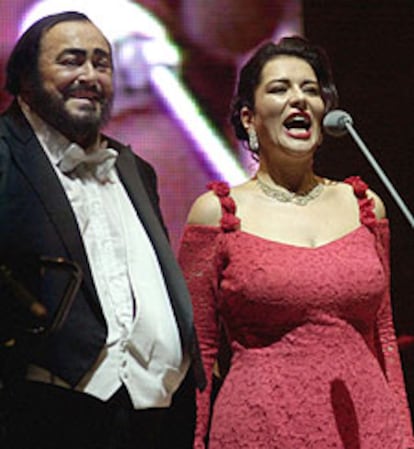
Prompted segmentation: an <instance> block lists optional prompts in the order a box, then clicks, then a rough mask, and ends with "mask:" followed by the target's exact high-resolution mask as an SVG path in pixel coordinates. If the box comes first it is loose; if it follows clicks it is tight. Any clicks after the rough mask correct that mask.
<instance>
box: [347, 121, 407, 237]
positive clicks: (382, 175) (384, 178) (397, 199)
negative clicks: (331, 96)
mask: <svg viewBox="0 0 414 449" xmlns="http://www.w3.org/2000/svg"><path fill="white" fill-rule="evenodd" d="M343 125H344V126H345V127H346V129H347V130H348V132H349V134H351V136H352V138H353V139H354V141H355V143H356V144H357V145H358V147H359V148H360V149H361V151H362V153H363V154H364V156H365V157H366V158H367V160H368V162H369V163H370V164H371V166H372V168H373V169H374V170H375V171H376V173H377V175H378V176H379V177H380V179H381V181H382V182H383V183H384V185H385V187H386V188H387V189H388V191H389V192H390V194H391V196H392V197H393V198H394V200H395V202H396V203H397V205H398V206H399V208H400V210H401V212H402V213H403V214H404V215H405V217H406V218H407V220H408V222H409V223H410V225H411V228H413V229H414V217H413V214H412V213H411V212H410V210H409V209H408V207H407V205H406V204H405V203H404V201H403V199H402V198H401V196H400V195H399V193H398V192H397V191H396V190H395V188H394V186H393V185H392V183H391V181H390V180H389V178H388V176H387V175H386V174H385V173H384V171H383V170H382V168H381V167H380V166H379V164H378V163H377V161H376V160H375V158H374V156H373V155H372V154H371V152H370V151H369V149H368V147H367V146H366V145H365V143H364V142H363V140H362V139H361V137H360V136H359V134H358V133H357V132H356V130H355V128H354V127H353V126H352V120H350V119H348V118H344V120H343Z"/></svg>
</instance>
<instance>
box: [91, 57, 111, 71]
mask: <svg viewBox="0 0 414 449" xmlns="http://www.w3.org/2000/svg"><path fill="white" fill-rule="evenodd" d="M95 67H96V68H98V69H99V70H108V69H110V68H111V63H110V61H108V60H107V59H102V60H99V61H97V62H95Z"/></svg>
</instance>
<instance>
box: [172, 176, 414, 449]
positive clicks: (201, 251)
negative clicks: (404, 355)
mask: <svg viewBox="0 0 414 449" xmlns="http://www.w3.org/2000/svg"><path fill="white" fill-rule="evenodd" d="M347 182H349V183H351V184H352V185H353V187H354V193H355V195H356V197H357V199H358V202H359V205H360V217H361V225H360V226H359V227H358V228H357V229H355V230H354V231H352V232H350V233H349V234H347V235H345V236H344V237H341V238H339V239H338V240H335V241H333V242H331V243H328V244H325V245H323V246H321V247H317V248H306V247H298V246H294V245H289V244H283V243H278V242H276V241H269V240H266V239H263V238H260V237H258V236H254V235H252V234H249V233H246V232H243V231H241V230H239V219H238V218H237V217H236V216H235V213H236V210H235V203H234V201H233V200H232V198H231V197H230V196H229V187H228V186H227V184H225V183H221V182H215V183H211V185H210V188H211V189H212V190H214V192H215V193H216V195H217V196H218V197H219V199H220V201H221V205H222V211H223V216H222V220H221V227H214V226H201V225H189V226H187V227H186V229H185V232H184V236H183V240H182V246H181V249H180V254H179V259H180V263H181V265H182V267H183V270H184V273H185V275H186V279H187V281H188V285H189V288H190V291H191V294H192V297H193V301H194V314H195V324H196V328H197V331H198V335H199V340H200V347H201V351H202V358H203V362H204V365H205V368H206V372H207V377H208V379H211V375H212V369H213V364H214V361H215V359H216V355H217V348H218V341H219V320H222V321H223V322H224V324H225V327H226V331H227V333H228V337H229V340H230V342H231V346H232V350H233V357H232V360H231V367H230V370H229V372H228V374H227V376H226V378H225V381H224V383H223V385H222V388H221V390H220V392H219V394H218V397H217V399H216V401H215V404H214V411H213V414H212V417H211V430H210V437H209V438H210V443H209V446H208V447H209V448H210V449H305V448H306V449H308V448H309V449H328V448H343V449H406V448H411V447H414V446H413V444H412V443H413V442H412V429H411V423H410V418H409V411H408V406H407V402H406V396H405V390H404V386H403V379H402V372H401V366H400V360H399V355H398V349H397V345H396V341H395V335H394V328H393V323H392V317H391V307H390V300H389V266H388V237H389V236H388V225H387V222H386V221H385V220H382V221H377V220H376V218H375V215H374V213H373V204H372V201H371V200H369V199H368V198H367V197H366V194H365V191H366V188H367V186H366V185H365V184H364V183H363V182H362V181H360V180H359V178H350V179H349V180H347ZM210 392H211V383H209V385H208V387H207V388H206V390H205V391H203V392H202V393H198V397H197V411H198V417H197V428H196V438H195V447H196V448H200V449H201V448H204V447H205V443H204V437H205V435H206V432H207V427H208V421H209V415H210V413H209V411H210Z"/></svg>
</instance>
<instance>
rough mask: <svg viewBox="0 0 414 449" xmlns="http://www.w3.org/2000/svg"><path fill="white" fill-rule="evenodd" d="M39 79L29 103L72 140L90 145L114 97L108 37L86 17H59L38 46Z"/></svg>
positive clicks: (104, 119)
mask: <svg viewBox="0 0 414 449" xmlns="http://www.w3.org/2000/svg"><path fill="white" fill-rule="evenodd" d="M38 70H39V83H38V85H37V86H35V88H34V90H33V92H32V93H29V104H30V106H31V107H32V108H33V109H34V110H35V111H36V112H37V113H38V114H39V115H40V116H41V117H42V118H43V119H44V120H45V121H47V122H48V123H50V124H51V125H52V126H54V127H55V128H56V129H58V130H59V131H60V132H62V133H63V134H65V135H66V136H67V137H68V138H69V139H70V140H74V141H77V140H81V141H82V142H79V143H81V144H84V145H90V144H91V143H92V142H91V140H94V139H95V138H96V136H97V133H98V132H99V129H100V127H101V126H102V125H103V124H104V123H105V122H106V120H107V119H108V117H109V113H110V108H111V104H112V97H113V85H112V59H111V50H110V47H109V45H108V42H107V41H106V39H105V38H104V36H103V35H102V33H101V32H100V31H99V30H98V29H97V28H96V27H95V26H94V25H93V24H92V23H90V22H87V21H70V22H62V23H59V24H57V25H55V26H54V27H52V28H51V29H50V30H48V31H47V32H46V33H45V35H44V36H43V38H42V41H41V45H40V53H39V61H38Z"/></svg>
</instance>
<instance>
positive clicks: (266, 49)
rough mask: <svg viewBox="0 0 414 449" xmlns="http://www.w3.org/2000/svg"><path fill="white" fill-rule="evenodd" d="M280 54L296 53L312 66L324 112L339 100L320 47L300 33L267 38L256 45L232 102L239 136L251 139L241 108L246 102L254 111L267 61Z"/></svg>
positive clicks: (326, 59) (234, 120) (294, 54)
mask: <svg viewBox="0 0 414 449" xmlns="http://www.w3.org/2000/svg"><path fill="white" fill-rule="evenodd" d="M281 55H283V56H285V55H287V56H296V57H298V58H301V59H303V60H304V61H306V62H307V63H308V64H309V65H310V66H311V67H312V69H313V70H314V72H315V75H316V78H317V80H318V83H319V86H320V88H321V96H322V99H323V101H324V103H325V112H328V111H330V110H331V109H334V108H335V107H336V106H337V104H338V92H337V90H336V87H335V84H334V81H333V77H332V71H331V66H330V63H329V59H328V57H327V55H326V53H325V51H324V50H323V49H322V48H321V47H318V46H316V45H313V44H311V43H310V42H309V41H308V40H307V39H305V38H302V37H299V36H290V37H284V38H282V39H281V40H280V41H279V42H278V43H274V42H267V43H265V44H262V45H261V46H260V47H259V48H258V49H257V51H256V52H255V53H254V54H253V56H252V57H251V58H250V59H249V60H248V61H247V63H246V64H245V65H244V66H243V67H242V69H241V71H240V74H239V80H238V85H237V88H236V93H235V95H234V98H233V101H232V105H231V116H230V120H231V123H232V125H233V128H234V131H235V134H236V136H237V138H238V139H240V140H248V135H247V132H246V130H245V128H244V126H243V124H242V123H241V120H240V111H241V109H242V108H243V107H244V106H247V107H248V108H249V109H250V110H252V111H254V94H255V91H256V88H257V86H258V85H259V84H260V81H261V76H262V71H263V67H264V66H265V65H266V63H267V62H269V61H270V60H272V59H274V58H275V57H277V56H281Z"/></svg>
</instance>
